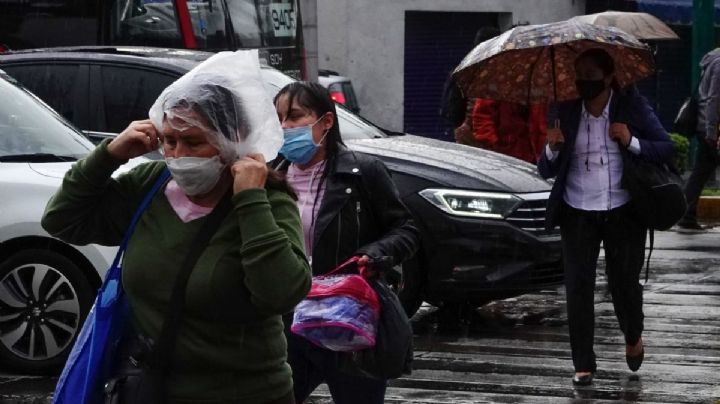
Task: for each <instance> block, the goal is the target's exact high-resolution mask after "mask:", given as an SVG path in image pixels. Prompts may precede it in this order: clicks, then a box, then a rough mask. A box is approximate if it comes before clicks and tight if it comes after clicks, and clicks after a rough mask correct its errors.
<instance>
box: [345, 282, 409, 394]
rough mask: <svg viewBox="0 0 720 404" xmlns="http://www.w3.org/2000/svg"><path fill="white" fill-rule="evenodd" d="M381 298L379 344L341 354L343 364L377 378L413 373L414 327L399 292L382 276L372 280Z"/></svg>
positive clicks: (352, 371) (346, 368) (364, 375)
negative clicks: (397, 293) (398, 295)
mask: <svg viewBox="0 0 720 404" xmlns="http://www.w3.org/2000/svg"><path fill="white" fill-rule="evenodd" d="M368 283H369V284H370V286H371V287H372V288H373V289H374V290H375V292H376V293H377V295H378V300H379V301H380V320H379V322H378V329H377V335H376V337H375V346H374V347H372V348H368V349H363V350H360V351H355V352H343V353H340V354H339V362H340V363H339V368H340V369H341V370H342V371H343V372H346V373H350V374H355V375H358V376H363V377H369V378H373V379H380V380H387V379H396V378H398V377H400V376H402V375H405V374H410V372H411V371H412V360H413V330H412V326H411V325H410V319H409V318H408V317H407V315H406V314H405V310H404V309H403V307H402V304H401V303H400V299H398V297H397V295H395V292H393V291H392V289H390V287H389V286H388V284H387V283H386V282H385V281H384V280H382V279H373V280H369V281H368Z"/></svg>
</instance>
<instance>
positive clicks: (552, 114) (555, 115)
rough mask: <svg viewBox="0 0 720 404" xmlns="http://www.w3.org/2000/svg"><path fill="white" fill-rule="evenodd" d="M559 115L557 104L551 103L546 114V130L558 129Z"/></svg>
mask: <svg viewBox="0 0 720 404" xmlns="http://www.w3.org/2000/svg"><path fill="white" fill-rule="evenodd" d="M559 115H560V113H559V112H558V107H557V104H556V103H554V102H551V103H550V105H549V107H548V112H547V128H548V129H555V128H559V127H560V117H559Z"/></svg>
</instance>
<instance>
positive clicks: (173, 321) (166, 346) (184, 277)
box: [150, 193, 232, 371]
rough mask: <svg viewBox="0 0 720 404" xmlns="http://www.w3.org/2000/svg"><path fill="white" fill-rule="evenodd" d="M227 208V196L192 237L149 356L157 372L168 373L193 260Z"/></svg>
mask: <svg viewBox="0 0 720 404" xmlns="http://www.w3.org/2000/svg"><path fill="white" fill-rule="evenodd" d="M231 208H232V201H231V195H230V194H229V193H228V194H227V195H225V196H224V197H223V198H222V199H221V200H220V202H219V203H218V205H217V206H215V209H213V211H212V212H211V213H210V214H209V215H208V216H207V218H206V220H205V223H203V225H202V227H201V228H200V230H199V231H198V232H197V234H196V235H195V238H194V239H193V241H192V243H191V244H190V245H192V246H193V248H191V249H190V251H189V252H188V254H187V256H186V257H185V261H184V262H183V265H182V267H181V268H180V271H179V272H178V274H177V277H176V278H175V283H174V285H173V290H172V295H171V296H170V301H169V302H168V307H167V310H166V312H165V321H164V322H163V325H162V329H161V330H160V336H159V337H158V340H157V343H156V345H155V350H154V352H153V358H151V362H150V365H151V366H152V367H155V368H156V369H158V370H160V371H164V370H166V369H168V368H169V366H170V364H171V362H172V361H171V357H172V353H173V351H174V349H175V341H176V339H177V335H178V331H179V330H180V325H181V323H182V313H183V310H184V308H185V295H186V293H185V292H186V289H187V283H188V280H189V279H190V274H191V273H192V271H193V268H194V267H195V264H196V263H197V260H198V259H199V258H200V255H201V254H202V253H203V251H205V247H206V246H207V244H208V243H209V242H210V239H211V238H212V236H213V235H214V234H215V232H216V231H217V229H218V228H219V227H220V224H221V223H222V221H223V219H224V218H225V216H227V213H228V212H229V211H230V209H231Z"/></svg>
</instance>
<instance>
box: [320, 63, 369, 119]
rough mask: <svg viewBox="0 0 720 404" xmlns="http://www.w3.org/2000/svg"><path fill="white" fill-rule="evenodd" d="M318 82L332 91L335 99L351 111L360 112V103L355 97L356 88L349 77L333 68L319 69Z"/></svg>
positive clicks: (331, 95)
mask: <svg viewBox="0 0 720 404" xmlns="http://www.w3.org/2000/svg"><path fill="white" fill-rule="evenodd" d="M318 83H320V84H322V85H323V86H324V87H325V88H327V89H328V91H330V97H332V99H333V101H335V102H337V103H339V104H343V105H344V106H345V107H346V108H347V109H349V110H350V111H352V112H354V113H356V114H358V113H360V105H359V104H358V101H357V97H355V89H354V88H353V85H352V81H350V79H349V78H347V77H344V76H341V75H340V74H339V73H338V72H334V71H332V70H325V69H320V70H318Z"/></svg>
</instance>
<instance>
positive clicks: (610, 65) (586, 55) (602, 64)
mask: <svg viewBox="0 0 720 404" xmlns="http://www.w3.org/2000/svg"><path fill="white" fill-rule="evenodd" d="M582 59H590V60H592V61H593V62H595V64H596V65H597V66H598V67H599V68H600V70H602V71H603V74H604V75H605V76H609V75H611V74H613V73H614V72H615V61H613V58H612V56H610V54H609V53H607V52H606V51H605V50H604V49H600V48H592V49H588V50H586V51H584V52H582V53H581V54H579V55H578V56H577V57H576V58H575V65H576V66H577V63H578V62H579V61H580V60H582Z"/></svg>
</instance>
